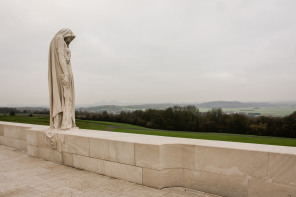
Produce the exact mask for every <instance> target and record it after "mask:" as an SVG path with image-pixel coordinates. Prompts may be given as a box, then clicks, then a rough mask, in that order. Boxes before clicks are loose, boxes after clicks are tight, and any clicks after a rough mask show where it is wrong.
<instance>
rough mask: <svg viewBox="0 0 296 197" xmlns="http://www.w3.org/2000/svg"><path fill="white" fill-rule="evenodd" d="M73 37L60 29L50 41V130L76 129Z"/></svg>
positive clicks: (68, 32) (66, 30)
mask: <svg viewBox="0 0 296 197" xmlns="http://www.w3.org/2000/svg"><path fill="white" fill-rule="evenodd" d="M74 38H75V35H74V34H73V33H72V31H71V30H70V29H66V28H65V29H61V30H60V31H59V32H58V33H57V34H56V35H55V36H54V37H53V39H52V41H51V43H50V47H49V58H48V86H49V104H50V129H60V130H67V129H71V128H76V123H75V91H74V80H73V74H72V68H71V61H70V59H71V51H70V49H69V44H70V42H71V41H72V40H73V39H74Z"/></svg>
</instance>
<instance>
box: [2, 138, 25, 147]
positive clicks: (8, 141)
mask: <svg viewBox="0 0 296 197" xmlns="http://www.w3.org/2000/svg"><path fill="white" fill-rule="evenodd" d="M21 141H22V140H19V139H16V138H11V137H6V136H2V143H3V145H5V146H9V147H13V148H16V149H19V150H21V149H22V145H21Z"/></svg>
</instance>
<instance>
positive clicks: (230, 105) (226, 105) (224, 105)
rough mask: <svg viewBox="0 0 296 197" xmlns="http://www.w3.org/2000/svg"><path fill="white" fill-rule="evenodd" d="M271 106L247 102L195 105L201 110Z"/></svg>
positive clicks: (215, 102) (217, 102)
mask: <svg viewBox="0 0 296 197" xmlns="http://www.w3.org/2000/svg"><path fill="white" fill-rule="evenodd" d="M271 106H273V105H272V104H270V103H265V102H261V103H257V102H247V103H243V102H240V101H212V102H206V103H201V104H197V105H196V107H201V108H242V107H271Z"/></svg>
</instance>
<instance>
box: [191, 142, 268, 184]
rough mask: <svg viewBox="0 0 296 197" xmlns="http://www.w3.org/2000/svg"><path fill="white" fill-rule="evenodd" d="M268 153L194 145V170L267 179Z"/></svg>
mask: <svg viewBox="0 0 296 197" xmlns="http://www.w3.org/2000/svg"><path fill="white" fill-rule="evenodd" d="M267 166H268V153H267V152H259V151H248V150H239V149H230V148H229V149H228V148H216V147H202V146H196V151H195V170H198V171H204V172H209V173H213V174H224V175H230V176H232V175H233V176H244V177H250V176H252V177H254V178H259V179H265V180H266V179H267Z"/></svg>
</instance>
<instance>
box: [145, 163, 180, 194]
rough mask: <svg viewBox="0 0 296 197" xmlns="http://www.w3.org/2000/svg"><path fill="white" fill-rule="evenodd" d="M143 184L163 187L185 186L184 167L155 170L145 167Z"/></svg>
mask: <svg viewBox="0 0 296 197" xmlns="http://www.w3.org/2000/svg"><path fill="white" fill-rule="evenodd" d="M143 185H146V186H149V187H154V188H158V189H162V188H165V187H182V186H183V169H164V170H153V169H149V168H143Z"/></svg>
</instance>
